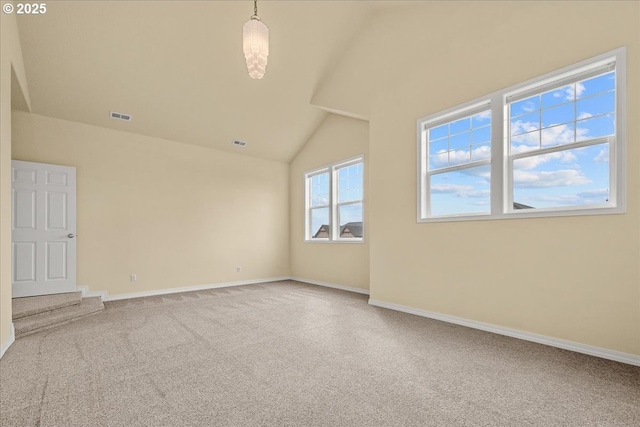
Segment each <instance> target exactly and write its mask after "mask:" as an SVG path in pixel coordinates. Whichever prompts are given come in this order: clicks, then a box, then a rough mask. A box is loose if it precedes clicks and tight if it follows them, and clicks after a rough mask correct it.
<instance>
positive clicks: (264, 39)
mask: <svg viewBox="0 0 640 427" xmlns="http://www.w3.org/2000/svg"><path fill="white" fill-rule="evenodd" d="M242 49H243V51H244V58H245V59H246V61H247V69H248V70H249V75H250V76H251V78H253V79H261V78H262V77H264V73H265V71H266V68H267V57H268V56H269V29H268V28H267V26H266V25H264V23H263V22H262V21H261V20H260V18H259V17H258V4H257V0H254V15H253V16H252V17H251V19H249V20H248V21H247V22H246V23H245V24H244V27H243V28H242Z"/></svg>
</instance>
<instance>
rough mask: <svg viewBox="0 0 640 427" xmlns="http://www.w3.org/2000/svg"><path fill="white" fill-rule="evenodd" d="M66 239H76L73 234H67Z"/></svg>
mask: <svg viewBox="0 0 640 427" xmlns="http://www.w3.org/2000/svg"><path fill="white" fill-rule="evenodd" d="M67 237H68V238H70V239H73V238H74V237H76V235H75V234H73V233H69V234H67Z"/></svg>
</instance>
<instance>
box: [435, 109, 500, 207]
mask: <svg viewBox="0 0 640 427" xmlns="http://www.w3.org/2000/svg"><path fill="white" fill-rule="evenodd" d="M424 137H425V138H426V141H425V144H426V147H425V148H426V150H425V155H424V159H423V168H425V169H426V171H425V180H426V182H425V189H426V190H427V193H428V195H429V198H428V200H426V202H427V203H426V208H427V209H428V216H434V217H438V216H453V215H470V214H488V213H491V206H490V195H491V189H490V185H491V110H490V108H489V102H488V101H487V102H483V103H482V104H480V105H472V106H470V107H465V108H463V109H459V110H456V111H453V112H452V113H451V114H446V115H443V116H440V117H437V118H436V119H435V120H433V121H430V122H427V123H425V131H424Z"/></svg>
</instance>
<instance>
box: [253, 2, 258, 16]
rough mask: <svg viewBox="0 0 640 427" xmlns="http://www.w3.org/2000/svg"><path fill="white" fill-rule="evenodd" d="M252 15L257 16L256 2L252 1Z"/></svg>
mask: <svg viewBox="0 0 640 427" xmlns="http://www.w3.org/2000/svg"><path fill="white" fill-rule="evenodd" d="M253 15H254V16H258V0H253Z"/></svg>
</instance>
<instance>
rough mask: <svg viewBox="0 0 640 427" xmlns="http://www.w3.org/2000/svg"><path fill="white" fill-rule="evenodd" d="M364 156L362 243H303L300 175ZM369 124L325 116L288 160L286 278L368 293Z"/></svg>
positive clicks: (302, 187)
mask: <svg viewBox="0 0 640 427" xmlns="http://www.w3.org/2000/svg"><path fill="white" fill-rule="evenodd" d="M361 154H364V156H365V161H364V180H365V193H364V203H365V207H364V209H365V210H364V214H365V215H364V224H365V228H364V230H365V238H364V243H317V242H315V243H305V242H304V174H305V172H308V171H310V170H313V169H316V168H318V167H322V166H324V165H327V164H331V163H334V162H337V161H340V160H345V159H348V158H351V157H355V156H358V155H361ZM368 154H369V126H368V123H367V122H364V121H362V120H357V119H350V118H346V117H340V116H337V115H333V114H330V115H329V116H328V117H327V119H326V120H325V121H324V122H323V123H322V124H321V125H320V126H319V127H318V129H317V130H316V132H315V133H314V134H313V135H312V136H311V138H310V139H309V141H308V142H307V144H306V145H305V146H304V147H303V148H302V150H300V152H299V153H298V155H297V156H296V157H295V158H294V159H293V161H292V162H291V167H290V176H289V181H290V188H291V190H290V193H291V206H290V209H291V212H290V218H291V229H290V233H291V274H292V276H294V277H301V278H304V279H311V280H317V281H321V282H327V283H332V284H338V285H344V286H352V287H356V288H362V289H369V236H370V234H369V227H368V216H369V195H368V188H369V186H368V183H367V181H368V171H369V167H368V157H369V156H368Z"/></svg>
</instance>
